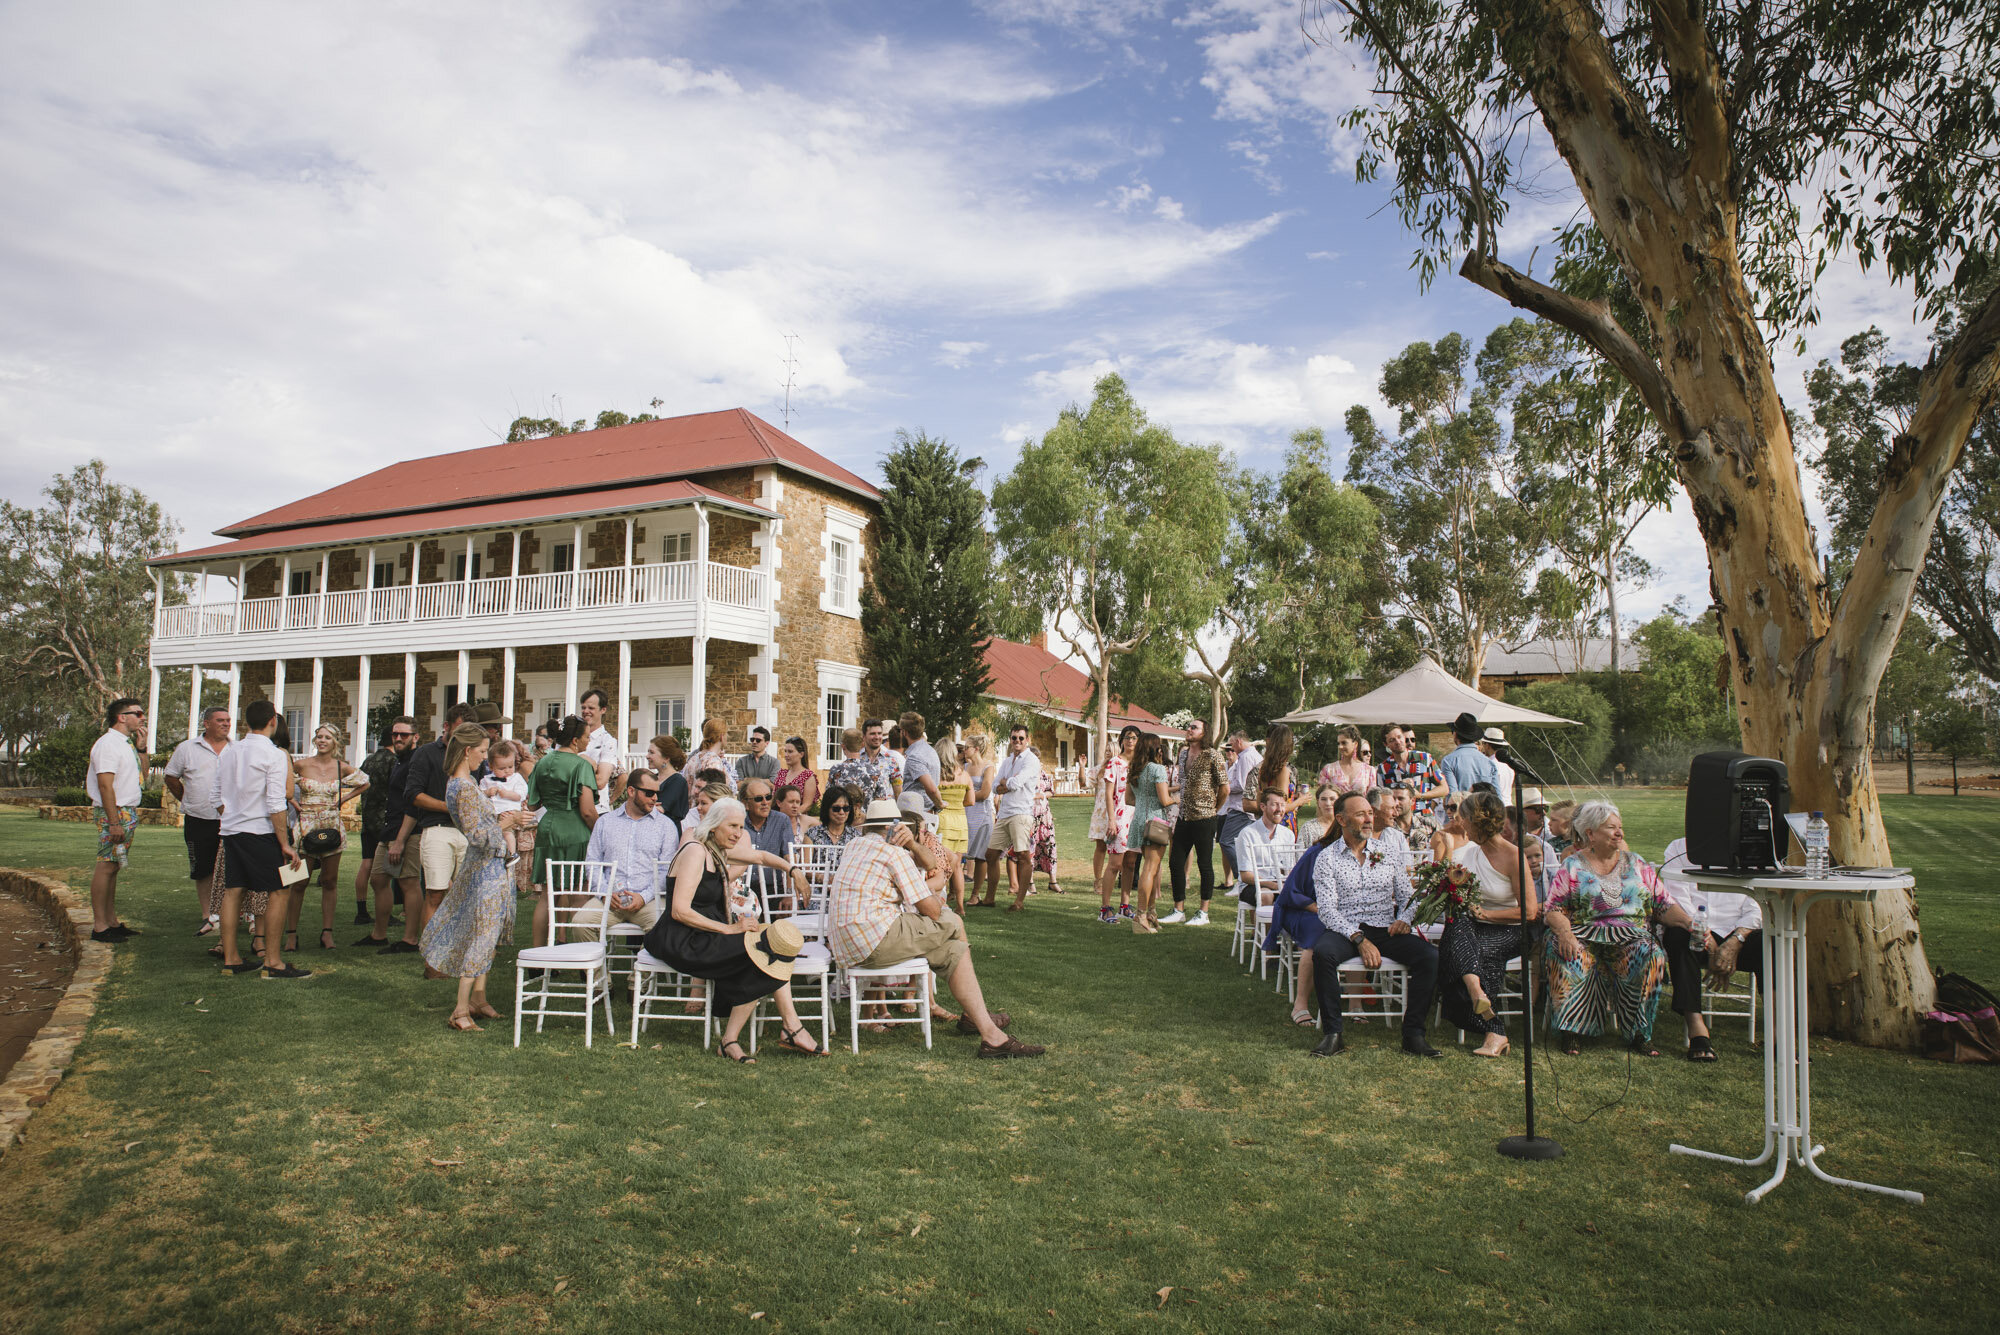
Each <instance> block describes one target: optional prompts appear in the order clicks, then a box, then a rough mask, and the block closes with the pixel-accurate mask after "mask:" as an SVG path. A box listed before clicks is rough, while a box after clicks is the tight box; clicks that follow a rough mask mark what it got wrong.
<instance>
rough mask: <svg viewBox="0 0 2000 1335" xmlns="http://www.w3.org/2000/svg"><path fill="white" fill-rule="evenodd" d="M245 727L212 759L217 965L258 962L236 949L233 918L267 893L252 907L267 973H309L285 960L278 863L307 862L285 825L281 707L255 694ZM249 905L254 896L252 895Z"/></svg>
mask: <svg viewBox="0 0 2000 1335" xmlns="http://www.w3.org/2000/svg"><path fill="white" fill-rule="evenodd" d="M243 723H244V726H245V727H246V728H248V729H249V731H248V732H247V733H246V734H245V735H244V736H243V737H241V738H239V739H238V740H236V741H233V742H231V743H230V744H229V748H228V749H227V750H225V751H224V752H223V753H222V759H221V760H220V761H219V762H217V765H216V788H217V789H218V790H219V795H220V797H221V801H222V970H223V972H224V973H234V974H241V973H248V972H250V971H251V970H252V969H255V968H256V967H257V966H258V962H257V961H256V960H250V961H247V962H246V961H245V960H244V959H243V958H242V957H241V956H240V955H238V954H237V953H236V919H237V916H238V915H239V913H240V912H241V910H242V907H243V896H244V895H245V894H250V895H253V896H254V895H265V896H268V898H267V899H266V901H265V903H264V908H263V911H262V912H261V913H257V914H256V926H255V929H254V930H255V931H256V932H257V933H259V934H260V935H261V936H262V937H263V939H264V959H263V968H264V976H265V977H266V978H310V977H311V976H312V971H311V970H310V969H297V968H293V967H291V966H290V965H288V964H286V963H285V957H284V953H283V952H282V950H281V949H280V947H281V946H283V945H284V943H285V932H284V927H285V918H286V910H287V909H288V908H289V907H290V901H291V891H290V890H288V889H287V888H286V887H285V883H284V882H283V881H282V880H280V879H279V875H278V873H279V869H280V868H281V867H284V866H286V865H287V864H289V865H290V867H291V868H292V870H293V871H295V872H296V871H302V870H304V867H305V863H304V861H303V860H302V859H301V858H300V857H299V855H298V854H297V853H296V852H294V851H293V849H292V839H291V832H290V830H289V829H288V828H287V827H286V824H285V803H286V801H287V800H289V799H290V797H291V793H290V791H289V790H290V788H291V777H292V767H291V762H290V761H289V760H288V759H287V758H286V756H285V753H284V752H283V751H280V750H279V749H278V748H277V746H276V745H275V744H274V743H273V742H272V741H271V734H272V733H275V732H276V731H277V730H278V710H277V707H276V706H275V705H273V704H272V703H271V702H270V701H269V700H253V701H251V702H250V707H249V708H248V709H246V710H244V711H243ZM251 904H252V908H253V911H254V909H255V906H256V900H255V899H253V900H252V901H251Z"/></svg>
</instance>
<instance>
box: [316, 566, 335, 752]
mask: <svg viewBox="0 0 2000 1335" xmlns="http://www.w3.org/2000/svg"><path fill="white" fill-rule="evenodd" d="M332 570H333V548H331V547H329V548H327V549H326V550H325V551H323V552H321V553H320V554H319V606H318V607H316V608H315V609H314V611H313V625H315V626H324V625H326V581H327V576H328V575H329V574H330V573H331V572H332ZM313 726H314V727H315V728H317V727H318V726H319V725H318V724H314V725H313Z"/></svg>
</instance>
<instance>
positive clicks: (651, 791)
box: [632, 787, 660, 797]
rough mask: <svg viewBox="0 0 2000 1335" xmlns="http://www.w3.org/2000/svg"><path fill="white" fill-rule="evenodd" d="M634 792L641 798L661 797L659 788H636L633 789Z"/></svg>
mask: <svg viewBox="0 0 2000 1335" xmlns="http://www.w3.org/2000/svg"><path fill="white" fill-rule="evenodd" d="M632 791H633V792H635V793H637V794H638V795H639V796H641V797H658V796H659V795H660V790H659V789H657V788H637V787H635V788H633V789H632Z"/></svg>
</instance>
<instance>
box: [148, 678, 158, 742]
mask: <svg viewBox="0 0 2000 1335" xmlns="http://www.w3.org/2000/svg"><path fill="white" fill-rule="evenodd" d="M146 680H147V683H148V684H147V687H146V737H147V745H148V746H150V745H151V744H152V738H154V737H156V736H158V735H159V729H160V725H159V723H158V722H157V720H158V719H159V717H160V669H159V668H158V667H150V668H147V669H146Z"/></svg>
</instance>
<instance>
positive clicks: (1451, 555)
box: [1347, 320, 1558, 687]
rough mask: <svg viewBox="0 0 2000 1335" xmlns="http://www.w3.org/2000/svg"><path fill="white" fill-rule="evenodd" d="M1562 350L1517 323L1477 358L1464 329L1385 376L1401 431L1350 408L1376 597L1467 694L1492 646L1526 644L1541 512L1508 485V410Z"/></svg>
mask: <svg viewBox="0 0 2000 1335" xmlns="http://www.w3.org/2000/svg"><path fill="white" fill-rule="evenodd" d="M1557 341H1558V335H1557V333H1556V331H1555V330H1554V329H1553V328H1551V327H1550V326H1547V325H1544V324H1539V323H1537V322H1534V321H1529V320H1514V321H1511V322H1509V323H1508V324H1505V325H1502V326H1501V327H1500V328H1498V329H1495V330H1494V331H1493V332H1492V333H1491V334H1490V335H1488V336H1487V339H1486V342H1485V345H1484V346H1483V347H1482V348H1481V349H1480V350H1479V353H1478V355H1477V357H1476V358H1475V357H1474V355H1473V350H1472V345H1471V344H1470V343H1469V342H1468V341H1467V340H1466V339H1465V338H1464V337H1463V336H1462V335H1459V334H1447V335H1445V336H1444V337H1443V338H1441V339H1439V340H1437V342H1435V343H1412V344H1410V346H1409V347H1407V348H1405V349H1403V351H1402V352H1401V353H1399V354H1398V355H1397V356H1395V357H1393V358H1391V359H1390V360H1389V361H1388V362H1386V363H1384V364H1383V367H1382V380H1381V392H1382V397H1383V398H1384V399H1385V400H1387V401H1388V403H1389V405H1390V406H1391V407H1393V408H1395V409H1396V410H1397V412H1398V414H1399V419H1398V424H1397V434H1395V435H1393V436H1392V435H1389V434H1387V433H1386V432H1384V431H1383V430H1382V429H1381V428H1380V427H1378V426H1377V425H1376V423H1375V417H1374V414H1372V413H1370V412H1369V411H1368V410H1367V409H1366V408H1363V407H1360V406H1358V405H1357V406H1356V407H1353V408H1350V409H1348V411H1347V434H1348V436H1349V437H1351V438H1352V440H1353V442H1354V447H1353V449H1352V450H1351V451H1350V452H1349V454H1348V457H1347V478H1348V481H1350V482H1353V483H1356V484H1358V485H1359V488H1360V490H1361V492H1362V493H1363V494H1364V495H1365V496H1366V497H1367V498H1368V499H1369V500H1370V501H1372V502H1373V503H1374V505H1375V508H1376V510H1377V511H1378V512H1379V513H1380V515H1381V541H1380V543H1379V544H1378V545H1377V547H1376V549H1375V552H1374V554H1373V564H1374V565H1375V573H1376V577H1377V581H1378V589H1379V591H1380V592H1382V593H1383V594H1384V595H1385V601H1386V602H1387V603H1389V605H1390V606H1391V607H1392V608H1393V609H1394V611H1395V612H1397V613H1400V614H1401V615H1403V616H1407V617H1408V618H1409V620H1410V622H1411V623H1412V624H1413V625H1414V626H1415V627H1416V628H1417V630H1418V632H1419V634H1420V636H1421V638H1422V641H1423V643H1424V645H1425V647H1426V648H1427V649H1428V650H1429V651H1430V652H1432V653H1434V654H1436V655H1437V658H1438V662H1439V663H1440V664H1442V665H1443V666H1444V667H1445V669H1446V670H1447V671H1450V672H1452V673H1454V674H1455V675H1457V676H1458V677H1459V678H1460V679H1461V680H1463V681H1465V682H1466V683H1467V684H1468V685H1471V686H1475V687H1476V686H1478V685H1479V678H1480V674H1481V671H1482V670H1483V668H1484V665H1485V662H1486V654H1487V651H1488V650H1489V649H1490V648H1491V647H1492V646H1493V645H1494V644H1497V643H1499V642H1501V641H1504V640H1515V639H1525V638H1527V636H1526V632H1527V631H1528V628H1529V627H1531V626H1532V625H1533V624H1534V622H1535V619H1536V608H1537V603H1536V598H1535V589H1536V585H1535V573H1536V567H1537V566H1539V565H1540V564H1541V562H1542V559H1543V557H1544V556H1545V554H1546V553H1547V551H1548V531H1547V525H1546V522H1545V517H1544V515H1543V514H1542V513H1541V512H1540V510H1539V509H1538V507H1536V506H1535V505H1532V504H1528V503H1524V501H1523V500H1522V498H1521V496H1519V495H1518V494H1515V493H1514V492H1512V491H1510V490H1509V489H1508V485H1507V483H1506V481H1505V479H1507V478H1511V477H1514V476H1516V475H1517V469H1516V466H1515V463H1514V460H1513V458H1512V442H1511V439H1510V435H1509V430H1508V415H1509V410H1510V408H1511V401H1512V398H1513V395H1514V392H1515V391H1516V390H1517V389H1518V388H1519V387H1520V386H1521V385H1522V384H1523V383H1529V382H1531V381H1532V380H1534V379H1536V378H1537V377H1536V375H1535V373H1534V370H1533V368H1534V367H1536V366H1544V367H1545V366H1546V365H1547V363H1548V362H1549V361H1550V360H1551V359H1552V358H1554V357H1555V355H1556V344H1557ZM1475 372H1476V375H1477V378H1476V379H1475V378H1474V373H1475Z"/></svg>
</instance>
